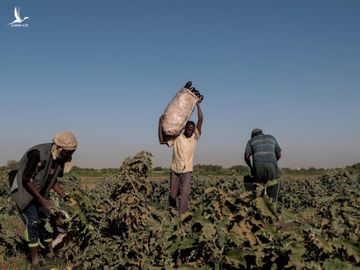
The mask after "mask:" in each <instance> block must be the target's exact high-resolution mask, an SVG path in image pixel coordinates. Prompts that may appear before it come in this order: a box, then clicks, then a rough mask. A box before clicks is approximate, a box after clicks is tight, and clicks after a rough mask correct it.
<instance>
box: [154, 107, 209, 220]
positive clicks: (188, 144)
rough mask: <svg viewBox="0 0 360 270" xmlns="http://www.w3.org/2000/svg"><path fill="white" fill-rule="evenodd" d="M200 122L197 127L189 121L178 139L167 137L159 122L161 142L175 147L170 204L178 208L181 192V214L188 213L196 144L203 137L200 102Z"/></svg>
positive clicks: (198, 111)
mask: <svg viewBox="0 0 360 270" xmlns="http://www.w3.org/2000/svg"><path fill="white" fill-rule="evenodd" d="M196 107H197V116H198V122H197V124H196V126H195V123H194V122H193V121H188V122H187V123H186V125H185V130H184V132H183V133H182V134H180V135H179V136H177V137H167V136H165V135H164V134H163V131H162V129H161V120H162V117H163V116H161V117H160V120H159V129H158V135H159V142H160V144H167V145H168V146H169V147H173V155H172V163H171V166H170V170H171V172H170V195H169V204H170V206H172V207H177V206H176V198H177V195H178V194H179V192H180V207H179V214H180V215H181V214H182V213H184V212H186V211H188V203H189V195H190V181H191V176H192V171H193V158H194V152H195V147H196V144H197V142H198V140H199V138H200V135H201V127H202V122H203V114H202V111H201V107H200V103H199V101H198V102H197V103H196Z"/></svg>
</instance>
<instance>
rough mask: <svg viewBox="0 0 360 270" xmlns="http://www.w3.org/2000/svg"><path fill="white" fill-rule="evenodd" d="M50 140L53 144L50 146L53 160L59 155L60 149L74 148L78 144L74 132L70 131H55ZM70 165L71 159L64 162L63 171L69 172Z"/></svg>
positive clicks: (71, 165)
mask: <svg viewBox="0 0 360 270" xmlns="http://www.w3.org/2000/svg"><path fill="white" fill-rule="evenodd" d="M52 141H53V143H54V145H53V147H52V150H51V154H52V158H53V159H54V160H56V159H58V158H59V157H60V152H61V150H63V149H65V150H76V147H77V144H78V143H77V140H76V138H75V136H74V134H72V133H71V132H70V131H61V132H58V133H56V134H55V136H54V138H53V140H52ZM72 167H73V163H72V162H71V161H68V162H65V164H64V172H65V173H68V172H70V170H71V168H72Z"/></svg>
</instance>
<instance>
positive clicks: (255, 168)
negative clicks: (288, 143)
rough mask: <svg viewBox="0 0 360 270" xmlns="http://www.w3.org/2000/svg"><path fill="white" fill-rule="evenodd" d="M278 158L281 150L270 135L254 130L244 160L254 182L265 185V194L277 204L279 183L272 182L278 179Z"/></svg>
mask: <svg viewBox="0 0 360 270" xmlns="http://www.w3.org/2000/svg"><path fill="white" fill-rule="evenodd" d="M251 156H252V163H251V160H250V157H251ZM280 157H281V148H280V146H279V145H278V143H277V141H276V139H275V138H274V137H273V136H271V135H266V134H263V132H262V130H261V129H258V128H255V129H254V130H253V131H252V132H251V139H250V140H249V141H248V143H247V145H246V148H245V154H244V159H245V162H246V164H247V165H248V166H249V168H250V171H251V174H252V176H253V177H254V179H255V181H256V182H257V183H260V184H263V185H266V194H267V195H268V196H269V197H270V198H272V200H273V201H274V202H277V199H278V195H279V189H280V184H279V182H278V181H277V180H274V179H277V178H278V164H277V161H278V160H279V159H280ZM271 180H274V181H271Z"/></svg>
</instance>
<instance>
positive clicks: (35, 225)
mask: <svg viewBox="0 0 360 270" xmlns="http://www.w3.org/2000/svg"><path fill="white" fill-rule="evenodd" d="M20 216H21V219H22V220H23V222H24V224H25V226H26V229H25V240H26V241H27V242H28V245H29V247H36V246H38V241H39V239H41V240H42V241H44V242H47V243H48V242H51V241H52V240H53V233H52V232H50V231H49V230H47V229H45V224H46V222H50V218H49V217H50V213H49V212H48V211H47V210H45V209H44V208H43V207H41V206H40V205H39V204H38V203H37V202H35V201H32V202H31V203H30V204H29V205H28V206H27V207H26V208H25V209H24V210H22V211H20Z"/></svg>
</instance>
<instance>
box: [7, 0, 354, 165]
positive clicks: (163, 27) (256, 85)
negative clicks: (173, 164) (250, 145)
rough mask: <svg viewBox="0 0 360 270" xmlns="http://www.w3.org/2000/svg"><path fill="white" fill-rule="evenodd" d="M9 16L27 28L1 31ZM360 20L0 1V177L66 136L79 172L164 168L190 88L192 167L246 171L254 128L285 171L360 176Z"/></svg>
mask: <svg viewBox="0 0 360 270" xmlns="http://www.w3.org/2000/svg"><path fill="white" fill-rule="evenodd" d="M15 6H19V7H20V9H21V16H22V17H25V16H28V17H30V19H28V20H27V21H25V22H26V23H27V24H28V27H27V28H12V27H10V26H8V25H7V24H8V23H10V22H11V21H12V20H14V15H13V10H14V7H15ZM359 14H360V2H359V1H357V0H348V1H340V0H338V1H331V0H329V1H320V0H319V1H310V0H309V1H306V0H305V1H277V0H275V1H265V0H264V1H235V0H232V1H187V0H185V1H165V0H161V1H157V0H154V1H115V0H114V1H84V0H78V1H70V0H62V1H59V0H56V1H45V0H36V1H35V0H26V1H25V0H23V1H19V0H1V2H0V42H1V43H0V44H1V45H0V59H1V60H0V61H1V62H0V63H1V64H0V93H1V98H0V122H1V123H2V127H3V128H2V130H1V132H0V165H3V164H5V163H6V161H7V160H10V159H19V158H20V157H21V155H22V154H23V152H24V151H25V150H26V149H27V148H29V147H31V146H32V145H35V144H38V143H43V142H48V141H50V140H51V138H52V136H53V135H54V134H55V133H56V132H57V131H60V130H64V129H67V130H71V131H73V133H75V135H76V136H77V138H78V140H79V148H78V151H77V152H76V154H75V156H74V159H75V163H76V164H77V165H78V166H82V167H95V168H102V167H119V166H120V164H121V162H122V161H123V159H124V158H125V157H127V156H131V155H134V154H135V153H136V152H138V151H140V150H147V151H150V152H151V153H153V155H154V159H153V163H154V165H155V166H164V167H166V166H169V164H170V160H171V149H168V148H167V147H166V146H161V145H159V144H158V141H157V123H158V118H159V116H160V115H161V113H162V112H163V110H164V108H165V106H166V105H167V103H168V102H169V101H170V100H171V98H172V97H173V96H174V95H175V93H176V91H177V90H179V88H180V87H181V86H182V85H184V83H185V82H186V81H188V80H192V81H193V84H194V86H195V87H197V88H199V89H200V91H201V93H202V94H203V95H204V96H205V99H204V102H203V104H202V108H203V112H204V118H205V119H204V124H203V135H202V138H201V140H200V141H199V144H198V147H197V151H196V154H195V161H194V162H195V163H200V164H219V165H223V166H225V167H228V166H232V165H235V164H244V163H243V153H244V149H245V145H246V142H247V140H248V139H249V137H250V132H251V130H252V129H253V128H255V127H259V128H262V129H263V131H264V133H268V134H272V135H274V136H275V137H276V138H277V140H278V142H279V144H280V146H281V147H282V149H283V159H282V160H281V161H280V166H281V167H310V166H314V167H341V166H345V165H351V164H353V163H356V162H359V161H360V141H359V136H360V125H359V124H358V122H359V120H358V119H359V118H360V106H359V105H358V103H359V99H360V91H359V85H360V35H359V25H360V16H359ZM193 116H194V117H193V119H194V120H195V121H196V114H194V115H193Z"/></svg>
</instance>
